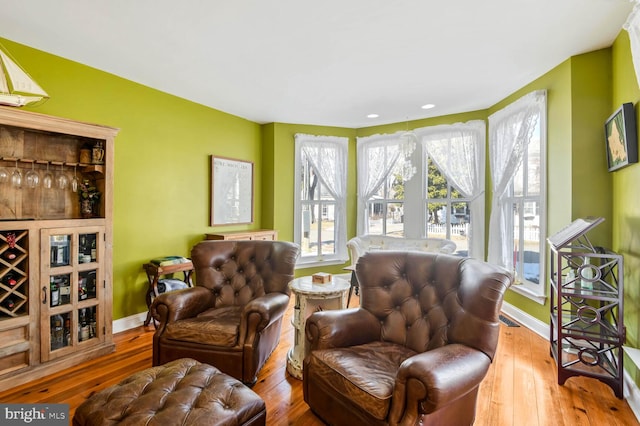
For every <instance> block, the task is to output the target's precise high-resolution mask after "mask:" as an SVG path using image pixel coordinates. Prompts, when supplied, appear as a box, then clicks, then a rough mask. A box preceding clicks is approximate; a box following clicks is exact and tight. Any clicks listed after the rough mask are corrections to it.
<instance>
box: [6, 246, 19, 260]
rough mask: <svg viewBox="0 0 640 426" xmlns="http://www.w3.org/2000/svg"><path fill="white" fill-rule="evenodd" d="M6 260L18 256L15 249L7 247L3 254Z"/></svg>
mask: <svg viewBox="0 0 640 426" xmlns="http://www.w3.org/2000/svg"><path fill="white" fill-rule="evenodd" d="M3 256H4V258H5V259H6V260H9V261H11V260H15V259H16V258H17V257H18V252H17V251H16V250H15V249H7V251H5V252H4V254H3Z"/></svg>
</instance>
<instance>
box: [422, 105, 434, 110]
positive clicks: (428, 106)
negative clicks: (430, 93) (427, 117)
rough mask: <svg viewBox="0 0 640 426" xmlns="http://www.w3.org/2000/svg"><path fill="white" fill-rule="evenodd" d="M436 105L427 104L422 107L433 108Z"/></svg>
mask: <svg viewBox="0 0 640 426" xmlns="http://www.w3.org/2000/svg"><path fill="white" fill-rule="evenodd" d="M434 106H435V105H434V104H425V105H422V106H421V108H422V109H431V108H433V107H434Z"/></svg>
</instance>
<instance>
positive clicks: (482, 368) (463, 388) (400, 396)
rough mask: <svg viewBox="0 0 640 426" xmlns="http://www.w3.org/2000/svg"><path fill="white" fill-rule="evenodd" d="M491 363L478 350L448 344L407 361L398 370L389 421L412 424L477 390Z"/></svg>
mask: <svg viewBox="0 0 640 426" xmlns="http://www.w3.org/2000/svg"><path fill="white" fill-rule="evenodd" d="M490 364H491V360H490V359H489V357H488V356H487V355H485V354H484V353H483V352H480V351H479V350H477V349H474V348H471V347H468V346H465V345H460V344H449V345H445V346H442V347H440V348H437V349H433V350H430V351H427V352H423V353H420V354H417V355H414V356H412V357H411V358H408V359H406V360H405V361H404V362H403V363H402V364H401V365H400V368H399V369H398V375H397V377H396V385H395V389H394V390H393V397H392V401H391V409H390V412H389V420H390V422H389V423H391V424H414V422H415V421H416V418H415V417H416V416H417V415H418V414H420V413H424V414H429V413H432V412H434V411H436V410H439V409H440V408H442V407H444V406H446V405H448V404H449V403H451V402H452V401H454V400H456V399H458V398H460V397H461V396H462V395H466V394H467V393H468V392H470V391H472V390H473V389H474V388H476V387H477V386H478V385H479V384H480V382H481V381H482V379H483V378H484V376H485V375H486V374H487V371H488V369H489V365H490Z"/></svg>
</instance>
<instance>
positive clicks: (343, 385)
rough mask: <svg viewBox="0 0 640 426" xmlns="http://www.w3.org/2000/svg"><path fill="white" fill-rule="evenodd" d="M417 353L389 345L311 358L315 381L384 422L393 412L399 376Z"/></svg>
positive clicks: (328, 352) (316, 353) (317, 353)
mask: <svg viewBox="0 0 640 426" xmlns="http://www.w3.org/2000/svg"><path fill="white" fill-rule="evenodd" d="M415 354H416V352H414V351H412V350H411V349H408V348H405V347H403V346H400V345H396V344H394V343H388V342H372V343H367V344H364V345H358V346H351V347H347V348H333V349H323V350H316V351H313V352H311V353H310V354H309V357H310V358H309V361H310V363H311V364H313V371H314V372H315V373H316V375H315V377H316V378H319V379H320V380H322V381H324V382H325V385H326V386H329V387H331V388H333V389H334V391H335V392H337V393H338V394H340V395H341V397H343V398H344V399H346V400H350V401H352V402H353V403H355V404H357V405H359V406H360V407H361V408H362V410H364V411H366V412H368V413H370V414H371V415H373V416H374V417H375V418H377V419H380V420H383V419H385V418H386V417H387V413H388V412H389V405H390V403H391V395H392V394H393V387H394V385H395V382H396V373H397V371H398V368H399V367H400V364H402V362H403V361H404V360H405V359H407V358H409V357H411V356H413V355H415Z"/></svg>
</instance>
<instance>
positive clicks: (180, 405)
mask: <svg viewBox="0 0 640 426" xmlns="http://www.w3.org/2000/svg"><path fill="white" fill-rule="evenodd" d="M265 419H266V408H265V403H264V401H263V400H262V399H261V398H260V397H259V396H258V395H257V394H256V393H255V392H253V391H252V390H251V389H249V388H248V387H246V386H245V385H243V384H242V383H240V382H239V381H238V380H236V379H234V378H232V377H229V376H227V375H226V374H223V373H222V372H220V370H218V369H217V368H215V367H212V366H210V365H207V364H201V363H199V362H197V361H195V360H193V359H180V360H175V361H172V362H170V363H168V364H166V365H163V366H159V367H153V368H149V369H146V370H143V371H140V372H138V373H135V374H133V375H131V376H129V377H128V378H126V379H124V380H123V381H121V382H120V383H118V384H117V385H114V386H111V387H109V388H107V389H104V390H102V391H100V392H98V393H96V394H94V395H92V396H91V397H89V399H87V400H86V401H85V402H83V403H82V404H81V405H80V406H79V407H78V409H77V410H76V412H75V414H74V417H73V424H74V426H85V425H86V426H110V425H136V426H137V425H162V426H171V425H182V426H202V425H264V424H265Z"/></svg>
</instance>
